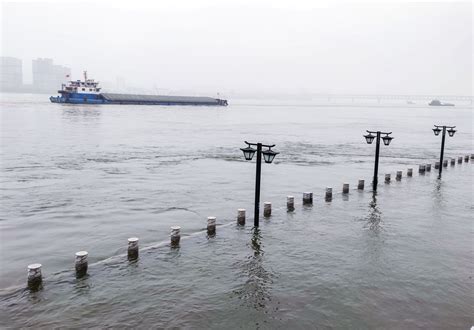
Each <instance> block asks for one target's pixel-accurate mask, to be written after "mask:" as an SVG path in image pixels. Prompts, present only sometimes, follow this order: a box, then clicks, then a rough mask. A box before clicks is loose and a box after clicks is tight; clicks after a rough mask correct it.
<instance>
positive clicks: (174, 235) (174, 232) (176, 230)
mask: <svg viewBox="0 0 474 330" xmlns="http://www.w3.org/2000/svg"><path fill="white" fill-rule="evenodd" d="M170 236H171V247H178V246H179V241H180V240H181V227H180V226H172V227H171V235H170Z"/></svg>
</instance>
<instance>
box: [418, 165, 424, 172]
mask: <svg viewBox="0 0 474 330" xmlns="http://www.w3.org/2000/svg"><path fill="white" fill-rule="evenodd" d="M425 170H426V167H425V164H421V165H420V166H419V167H418V173H420V174H425Z"/></svg>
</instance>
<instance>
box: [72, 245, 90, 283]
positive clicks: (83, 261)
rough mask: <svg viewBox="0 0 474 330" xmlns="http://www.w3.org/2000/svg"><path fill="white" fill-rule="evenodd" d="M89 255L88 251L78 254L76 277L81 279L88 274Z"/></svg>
mask: <svg viewBox="0 0 474 330" xmlns="http://www.w3.org/2000/svg"><path fill="white" fill-rule="evenodd" d="M88 255H89V253H88V252H87V251H79V252H76V259H75V264H74V266H75V268H76V277H77V278H81V277H83V276H84V275H86V274H87V266H88V262H87V256H88Z"/></svg>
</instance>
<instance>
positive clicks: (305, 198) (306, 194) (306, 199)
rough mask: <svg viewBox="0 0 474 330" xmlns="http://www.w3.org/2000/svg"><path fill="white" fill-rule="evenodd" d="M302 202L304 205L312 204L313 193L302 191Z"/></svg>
mask: <svg viewBox="0 0 474 330" xmlns="http://www.w3.org/2000/svg"><path fill="white" fill-rule="evenodd" d="M303 204H304V205H311V204H313V193H312V192H304V193H303Z"/></svg>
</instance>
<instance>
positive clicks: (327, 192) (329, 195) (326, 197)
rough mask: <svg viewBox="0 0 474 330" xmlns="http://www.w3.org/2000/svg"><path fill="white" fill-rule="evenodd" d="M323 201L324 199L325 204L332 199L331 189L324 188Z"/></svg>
mask: <svg viewBox="0 0 474 330" xmlns="http://www.w3.org/2000/svg"><path fill="white" fill-rule="evenodd" d="M325 199H326V202H329V201H330V200H331V199H332V188H331V187H326V196H325Z"/></svg>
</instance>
